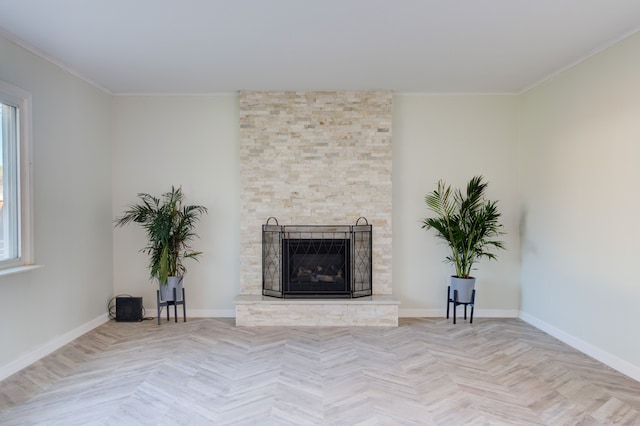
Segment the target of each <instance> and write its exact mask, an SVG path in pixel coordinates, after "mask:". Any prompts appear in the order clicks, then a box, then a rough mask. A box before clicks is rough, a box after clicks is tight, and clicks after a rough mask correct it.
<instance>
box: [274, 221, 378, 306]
mask: <svg viewBox="0 0 640 426" xmlns="http://www.w3.org/2000/svg"><path fill="white" fill-rule="evenodd" d="M362 223H363V224H362ZM371 233H372V227H371V225H369V224H368V222H367V220H366V219H365V218H359V219H358V220H357V221H356V224H355V225H279V224H278V221H277V220H276V219H275V218H273V217H270V218H269V219H268V220H267V223H266V224H265V225H263V226H262V294H263V295H265V296H273V297H281V298H303V299H311V298H352V297H362V296H370V295H371V294H372V273H371V272H372V260H371V259H372V256H371V251H372V249H371V247H372V246H371Z"/></svg>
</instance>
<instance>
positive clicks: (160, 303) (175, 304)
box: [156, 287, 187, 325]
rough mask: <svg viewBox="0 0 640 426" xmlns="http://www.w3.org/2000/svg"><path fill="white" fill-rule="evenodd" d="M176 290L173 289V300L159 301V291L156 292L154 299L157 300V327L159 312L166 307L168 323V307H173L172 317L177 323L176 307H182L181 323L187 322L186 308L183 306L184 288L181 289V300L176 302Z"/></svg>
mask: <svg viewBox="0 0 640 426" xmlns="http://www.w3.org/2000/svg"><path fill="white" fill-rule="evenodd" d="M176 296H177V295H176V288H174V289H173V300H165V301H161V300H160V290H156V298H157V299H158V325H160V311H161V310H162V308H163V307H164V306H166V307H167V321H169V306H173V316H174V318H175V320H176V322H178V305H182V316H183V318H184V321H183V322H187V306H186V305H185V304H184V300H185V297H184V287H183V288H182V300H178V298H177V297H176Z"/></svg>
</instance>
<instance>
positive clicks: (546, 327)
mask: <svg viewBox="0 0 640 426" xmlns="http://www.w3.org/2000/svg"><path fill="white" fill-rule="evenodd" d="M520 319H522V320H523V321H525V322H528V323H529V324H531V325H532V326H534V327H536V328H538V329H540V330H542V331H544V332H545V333H547V334H549V335H551V336H553V337H555V338H556V339H558V340H560V341H562V342H564V343H566V344H567V345H569V346H571V347H573V348H574V349H577V350H579V351H580V352H582V353H584V354H586V355H589V356H590V357H592V358H594V359H597V360H598V361H600V362H601V363H603V364H606V365H608V366H609V367H611V368H613V369H614V370H617V371H619V372H621V373H622V374H624V375H627V376H629V377H631V378H632V379H634V380H636V381H639V382H640V367H638V366H637V365H633V364H631V363H630V362H628V361H625V360H623V359H621V358H619V357H617V356H616V355H613V354H611V353H609V352H607V351H605V350H602V349H600V348H599V347H597V346H594V345H592V344H591V343H588V342H585V341H584V340H581V339H579V338H577V337H575V336H573V335H571V334H569V333H566V332H564V331H562V330H560V329H559V328H556V327H554V326H553V325H551V324H549V323H546V322H544V321H542V320H540V319H538V318H536V317H534V316H532V315H529V314H527V313H526V312H520Z"/></svg>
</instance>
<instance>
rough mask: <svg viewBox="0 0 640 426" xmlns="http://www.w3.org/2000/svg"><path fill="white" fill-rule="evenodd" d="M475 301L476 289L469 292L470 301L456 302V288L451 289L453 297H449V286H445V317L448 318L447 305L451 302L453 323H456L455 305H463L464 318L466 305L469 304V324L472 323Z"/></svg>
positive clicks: (465, 317) (465, 316)
mask: <svg viewBox="0 0 640 426" xmlns="http://www.w3.org/2000/svg"><path fill="white" fill-rule="evenodd" d="M475 302H476V290H475V289H474V290H473V292H472V293H471V302H458V290H454V291H453V298H451V286H449V287H447V319H449V305H450V304H453V323H454V324H455V323H456V307H457V306H458V305H464V319H467V305H469V306H471V317H470V319H469V324H473V308H474V306H475Z"/></svg>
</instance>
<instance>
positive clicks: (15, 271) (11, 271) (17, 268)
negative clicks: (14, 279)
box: [0, 265, 44, 277]
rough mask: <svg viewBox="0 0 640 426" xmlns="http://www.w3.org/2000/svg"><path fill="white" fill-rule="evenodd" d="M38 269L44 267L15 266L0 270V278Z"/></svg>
mask: <svg viewBox="0 0 640 426" xmlns="http://www.w3.org/2000/svg"><path fill="white" fill-rule="evenodd" d="M40 268H44V265H22V266H15V267H13V268H7V269H0V277H6V276H9V275H15V274H20V273H22V272H28V271H33V270H34V269H40Z"/></svg>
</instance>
